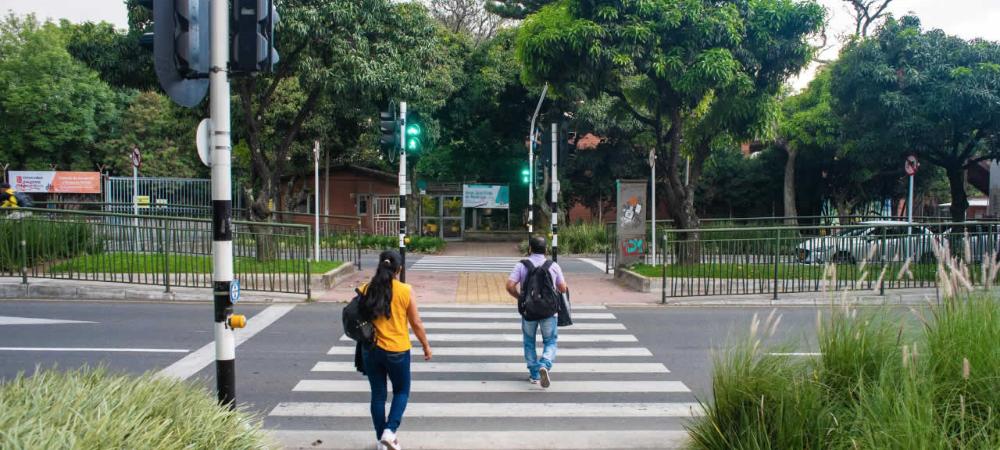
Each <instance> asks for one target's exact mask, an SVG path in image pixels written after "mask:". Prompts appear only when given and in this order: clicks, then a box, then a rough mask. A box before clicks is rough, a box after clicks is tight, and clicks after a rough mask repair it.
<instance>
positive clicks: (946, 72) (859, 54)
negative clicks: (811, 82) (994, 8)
mask: <svg viewBox="0 0 1000 450" xmlns="http://www.w3.org/2000/svg"><path fill="white" fill-rule="evenodd" d="M831 90H832V93H833V96H834V98H835V99H836V102H835V107H836V108H837V111H838V112H839V113H840V114H841V115H842V117H843V120H844V122H843V126H844V129H845V130H846V131H847V132H848V133H849V134H850V135H851V136H853V137H854V138H855V139H857V141H858V145H859V147H860V150H861V151H865V152H878V153H883V154H887V155H891V156H892V157H894V158H896V159H897V161H899V162H900V164H902V161H903V158H905V157H906V155H908V154H914V155H917V156H918V157H920V158H921V159H922V160H923V161H925V162H928V163H930V164H933V165H936V166H939V167H941V168H942V169H944V171H945V173H946V175H947V177H948V180H949V185H950V187H951V200H952V202H951V203H952V205H951V216H952V219H953V220H956V221H960V220H964V219H965V211H966V209H967V208H968V204H969V203H968V200H967V195H966V192H965V170H966V169H967V168H968V167H970V166H972V165H974V164H978V162H979V161H983V160H986V159H994V158H997V157H1000V135H998V133H1000V45H998V44H997V43H995V42H988V41H983V40H973V41H966V40H963V39H961V38H958V37H954V36H949V35H947V34H945V33H944V32H942V31H940V30H932V31H924V30H922V29H921V25H920V20H919V19H918V18H916V17H913V16H907V17H903V18H901V19H899V20H896V19H890V20H888V21H886V23H885V25H884V26H883V27H882V28H881V29H880V30H879V31H878V33H877V34H876V35H874V36H872V37H870V38H867V39H858V40H855V41H854V42H851V43H850V44H849V45H848V46H846V47H845V49H844V50H843V52H842V56H841V60H840V62H839V63H838V64H837V65H836V66H835V67H834V69H833V73H832V81H831Z"/></svg>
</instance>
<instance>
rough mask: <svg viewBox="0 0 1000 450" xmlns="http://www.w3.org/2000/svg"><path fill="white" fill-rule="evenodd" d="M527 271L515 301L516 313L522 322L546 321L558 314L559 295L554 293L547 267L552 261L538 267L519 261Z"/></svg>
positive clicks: (526, 261)
mask: <svg viewBox="0 0 1000 450" xmlns="http://www.w3.org/2000/svg"><path fill="white" fill-rule="evenodd" d="M521 264H524V267H525V268H527V269H528V275H527V276H526V277H525V278H524V283H522V284H521V296H520V297H519V298H518V299H517V311H518V312H520V313H521V317H524V320H542V319H548V318H549V317H552V316H554V315H555V314H556V313H557V312H559V302H560V299H559V293H558V292H556V287H555V284H553V282H552V275H550V274H549V267H551V266H552V261H545V264H542V265H541V266H539V267H535V266H534V265H532V264H531V261H529V260H527V259H525V260H523V261H521Z"/></svg>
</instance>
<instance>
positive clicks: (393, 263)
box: [361, 250, 403, 320]
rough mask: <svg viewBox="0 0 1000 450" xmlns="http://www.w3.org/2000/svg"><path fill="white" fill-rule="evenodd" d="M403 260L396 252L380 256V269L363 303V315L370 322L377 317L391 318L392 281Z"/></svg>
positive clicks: (388, 252) (369, 285)
mask: <svg viewBox="0 0 1000 450" xmlns="http://www.w3.org/2000/svg"><path fill="white" fill-rule="evenodd" d="M402 262H403V258H402V257H401V256H399V252H397V251H395V250H386V251H384V252H382V253H381V254H379V255H378V268H377V269H375V276H373V277H372V280H371V281H370V282H369V283H368V289H367V290H366V291H365V300H364V301H363V302H361V315H362V316H363V317H365V318H367V319H369V320H371V319H374V318H375V317H377V316H385V318H387V319H388V318H389V316H390V315H391V314H392V280H393V279H395V278H396V272H399V268H400V266H401V265H402Z"/></svg>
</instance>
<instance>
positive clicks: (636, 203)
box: [615, 180, 648, 267]
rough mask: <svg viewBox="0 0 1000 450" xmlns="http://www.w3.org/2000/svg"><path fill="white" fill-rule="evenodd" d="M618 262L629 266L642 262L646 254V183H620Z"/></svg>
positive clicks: (620, 181) (620, 264)
mask: <svg viewBox="0 0 1000 450" xmlns="http://www.w3.org/2000/svg"><path fill="white" fill-rule="evenodd" d="M617 185H618V189H617V190H618V203H617V204H618V211H617V212H616V214H615V215H616V216H617V221H616V222H617V228H618V230H617V232H618V233H617V234H618V242H617V247H618V249H617V251H618V255H617V258H618V259H617V260H616V261H617V262H616V264H617V265H618V266H619V267H620V266H628V265H631V264H633V263H636V262H639V261H641V260H642V257H643V255H645V253H646V211H647V209H648V208H647V204H646V182H645V181H623V180H619V181H618V183H617Z"/></svg>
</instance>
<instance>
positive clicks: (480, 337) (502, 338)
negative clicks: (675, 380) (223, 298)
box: [340, 333, 639, 342]
mask: <svg viewBox="0 0 1000 450" xmlns="http://www.w3.org/2000/svg"><path fill="white" fill-rule="evenodd" d="M536 336H537V337H536V338H535V340H536V341H539V342H541V340H542V336H541V333H538V334H537V335H536ZM427 339H428V340H429V341H431V342H524V337H523V336H522V335H520V334H429V335H427ZM340 340H341V341H345V342H346V341H350V340H351V338H349V337H347V335H346V334H345V335H342V336H340ZM410 341H413V342H418V341H417V337H416V336H413V335H410ZM638 341H639V340H638V339H636V338H635V336H632V335H631V334H562V335H560V336H559V342H638Z"/></svg>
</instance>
